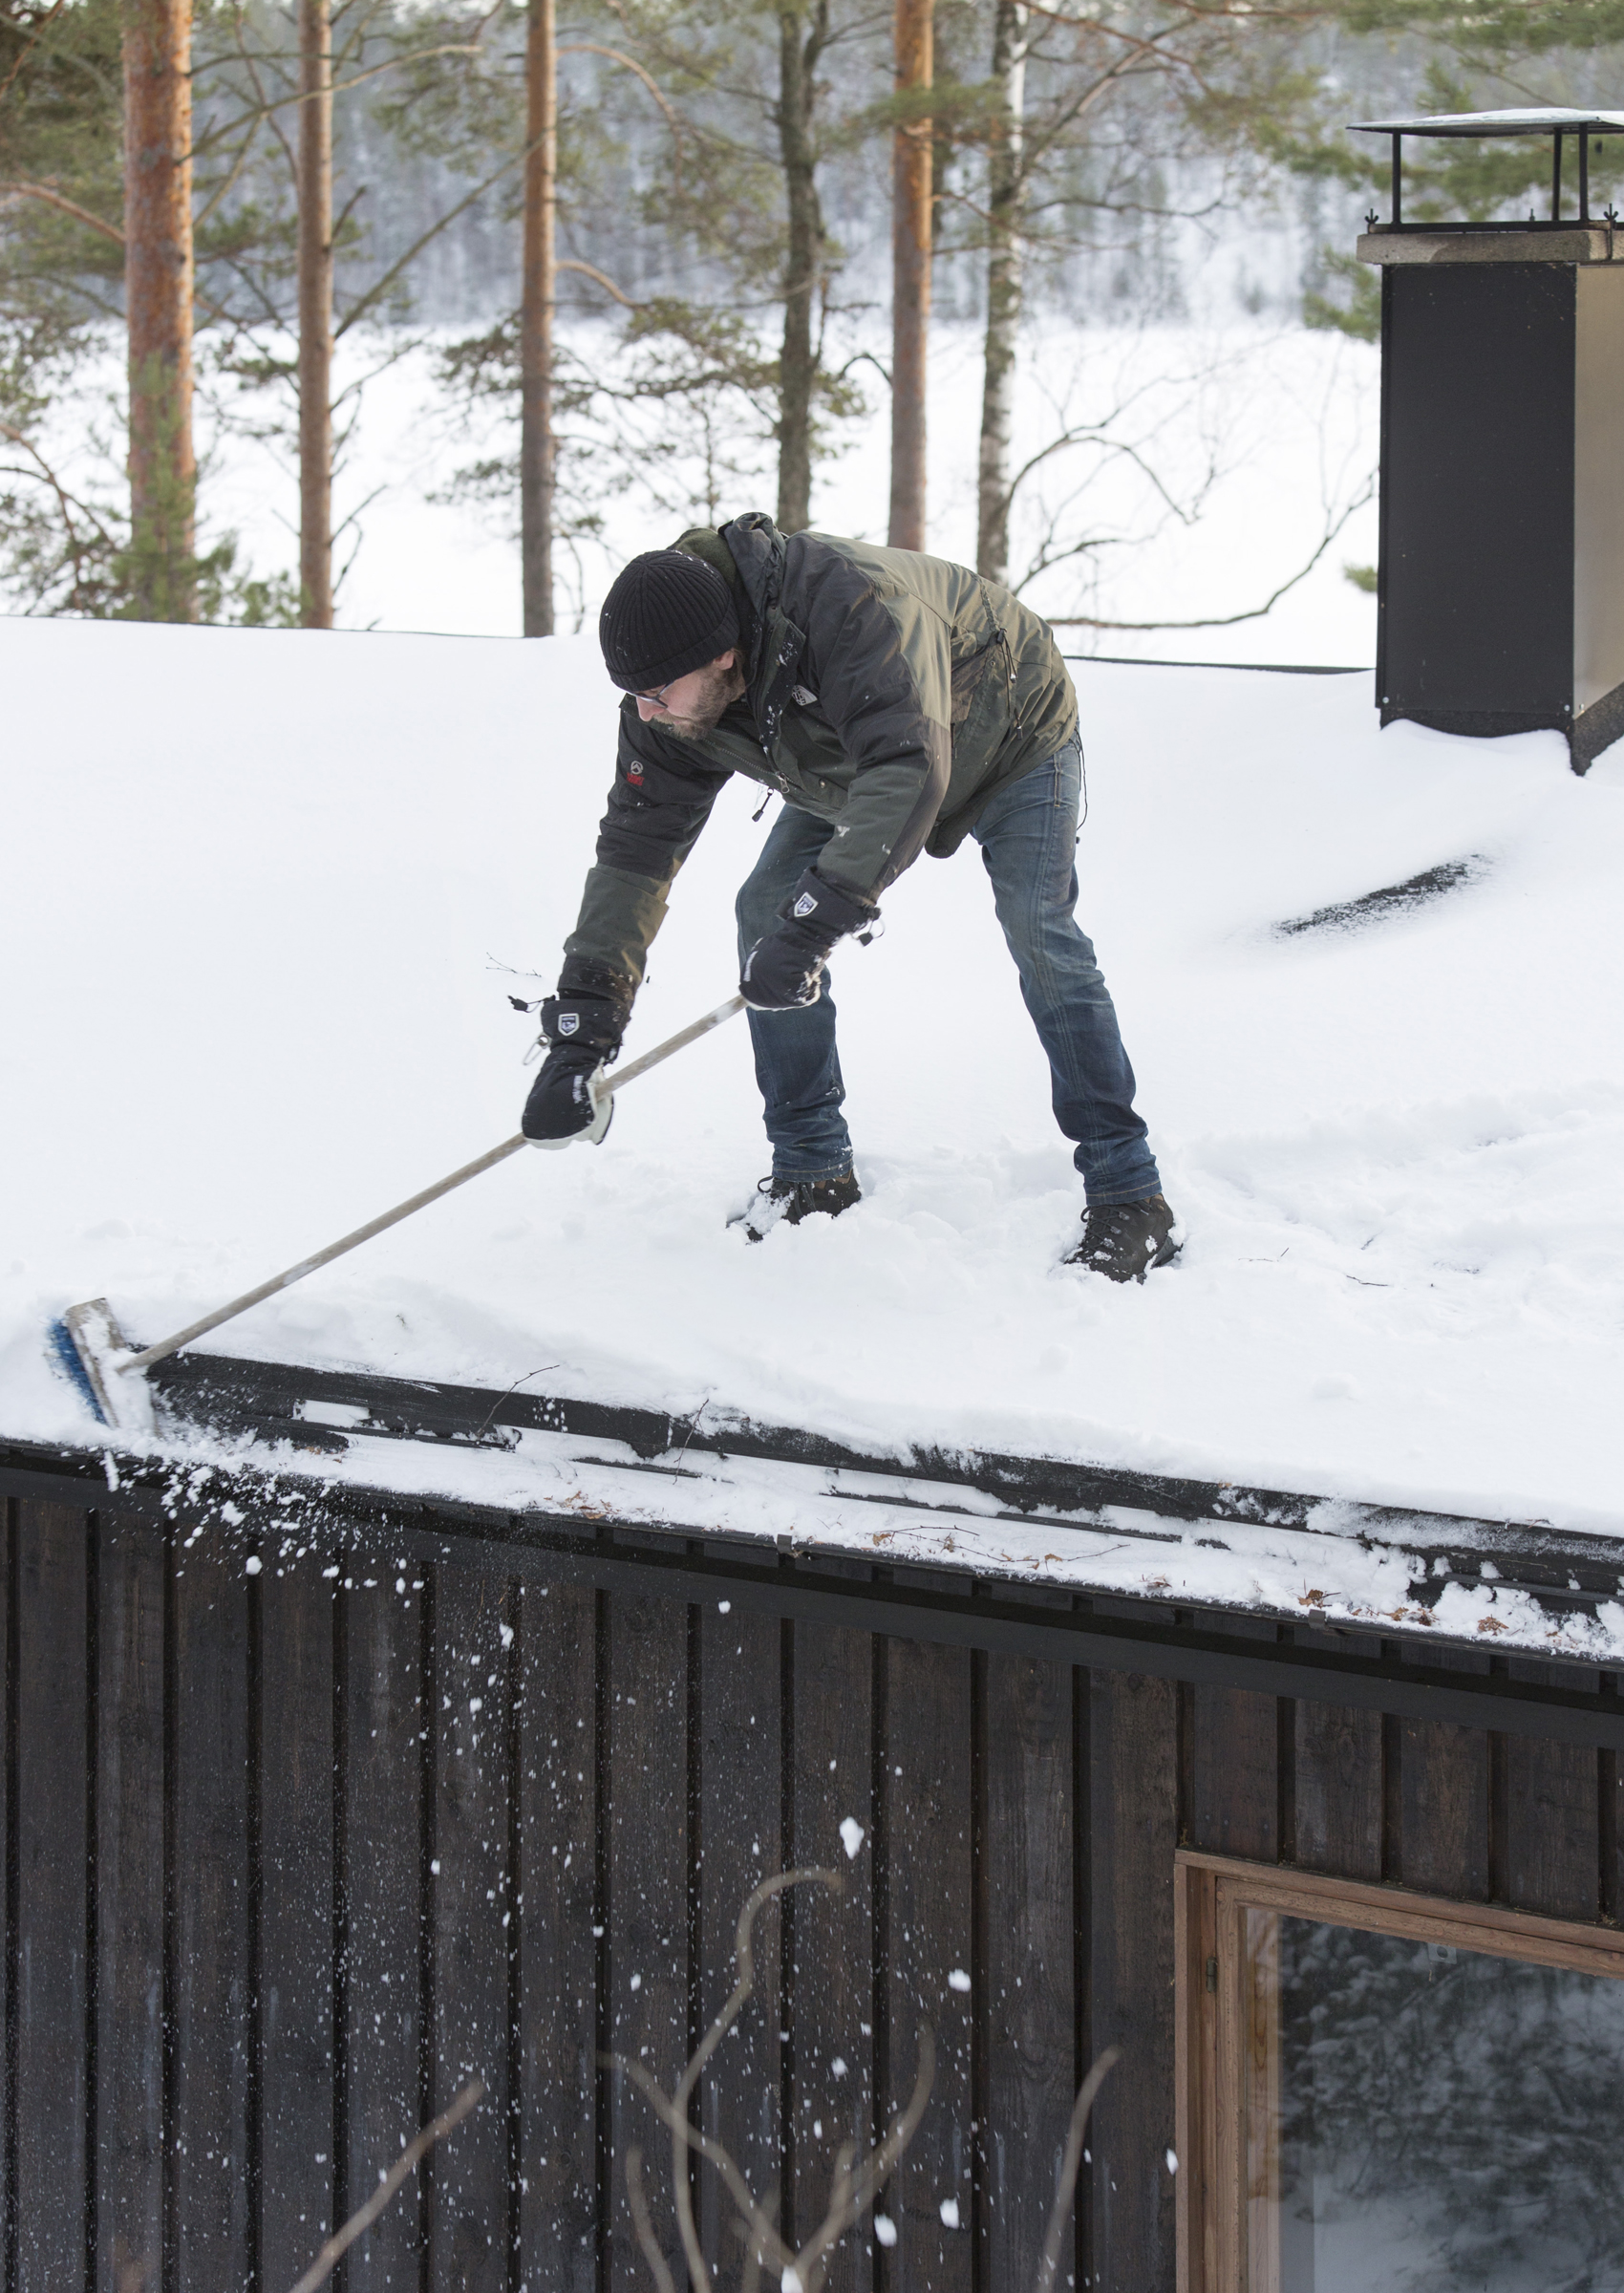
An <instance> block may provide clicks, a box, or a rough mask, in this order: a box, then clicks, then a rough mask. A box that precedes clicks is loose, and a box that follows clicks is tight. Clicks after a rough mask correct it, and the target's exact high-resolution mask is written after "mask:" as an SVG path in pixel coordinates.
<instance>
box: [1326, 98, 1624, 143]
mask: <svg viewBox="0 0 1624 2293" xmlns="http://www.w3.org/2000/svg"><path fill="white" fill-rule="evenodd" d="M1348 125H1349V127H1350V129H1351V130H1352V131H1353V132H1354V133H1355V134H1356V135H1371V136H1554V135H1564V134H1566V133H1567V132H1568V131H1569V130H1570V129H1571V130H1573V131H1575V132H1576V131H1577V130H1578V129H1580V128H1584V129H1585V130H1586V131H1587V132H1591V131H1593V132H1594V133H1595V134H1596V135H1598V136H1624V112H1570V111H1565V110H1563V109H1562V107H1561V106H1560V105H1557V104H1539V105H1535V106H1534V107H1533V108H1532V109H1531V110H1528V111H1520V112H1426V113H1422V114H1421V116H1420V117H1419V118H1414V119H1351V120H1350V121H1349V122H1348Z"/></svg>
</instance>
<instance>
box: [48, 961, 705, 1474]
mask: <svg viewBox="0 0 1624 2293" xmlns="http://www.w3.org/2000/svg"><path fill="white" fill-rule="evenodd" d="M743 1009H744V997H743V996H729V998H728V1000H727V1001H726V1002H725V1003H718V1004H717V1005H716V1010H715V1011H708V1012H707V1013H706V1014H705V1016H704V1018H702V1019H695V1020H694V1022H693V1024H692V1025H691V1026H687V1027H682V1028H679V1029H678V1030H677V1032H676V1034H675V1035H673V1036H668V1037H667V1038H666V1040H665V1041H664V1042H663V1043H656V1044H655V1046H654V1048H653V1050H652V1051H645V1052H644V1054H643V1056H642V1058H641V1059H634V1060H633V1061H631V1063H630V1066H627V1067H623V1068H622V1069H621V1071H620V1073H619V1074H618V1075H613V1076H602V1077H600V1078H595V1079H594V1081H593V1083H592V1102H593V1105H594V1107H595V1108H596V1109H597V1110H598V1118H601V1123H602V1126H601V1127H600V1122H599V1119H594V1122H593V1124H592V1125H591V1126H590V1134H589V1135H592V1136H593V1137H595V1138H597V1139H601V1138H602V1137H603V1134H604V1130H605V1129H607V1128H608V1116H609V1107H610V1104H611V1102H612V1101H613V1098H614V1095H615V1093H616V1092H617V1091H623V1090H624V1089H625V1088H626V1086H627V1084H628V1083H629V1082H636V1080H637V1078H638V1076H639V1075H647V1074H648V1073H649V1071H650V1069H651V1068H652V1067H657V1066H658V1065H659V1064H660V1063H661V1061H663V1060H668V1059H670V1058H671V1057H672V1056H673V1053H675V1052H677V1051H682V1050H685V1049H686V1048H687V1046H688V1045H689V1044H690V1043H696V1042H697V1041H698V1039H699V1038H700V1037H701V1036H702V1035H709V1034H710V1032H711V1030H712V1028H713V1027H719V1026H720V1025H721V1024H722V1022H723V1020H724V1019H731V1018H733V1016H734V1014H735V1012H738V1011H742V1010H743ZM568 1144H570V1142H569V1141H568V1140H550V1139H527V1138H526V1137H525V1136H524V1132H523V1131H519V1132H517V1133H516V1134H515V1135H514V1137H512V1138H511V1139H504V1140H503V1141H502V1145H501V1146H500V1147H492V1148H491V1150H490V1152H489V1153H488V1154H481V1156H480V1157H479V1158H478V1160H477V1161H475V1162H472V1163H464V1164H463V1166H462V1168H461V1169H460V1170H453V1171H452V1173H451V1175H450V1177H449V1178H442V1179H440V1180H439V1181H438V1183H437V1184H436V1185H435V1186H432V1187H425V1188H424V1189H423V1190H422V1192H421V1193H420V1194H414V1195H412V1196H411V1197H410V1199H409V1200H408V1201H405V1202H397V1203H396V1204H395V1208H394V1210H392V1211H384V1212H383V1214H382V1216H381V1217H378V1218H373V1219H370V1220H369V1221H368V1222H367V1224H366V1225H365V1226H358V1227H357V1228H356V1229H355V1231H354V1232H353V1234H346V1235H345V1236H344V1237H343V1239H342V1240H341V1241H338V1242H330V1243H329V1244H328V1246H327V1248H326V1249H325V1250H318V1251H317V1252H316V1253H315V1254H314V1255H313V1256H312V1257H309V1258H301V1259H300V1260H299V1263H298V1264H297V1265H296V1266H289V1267H288V1270H287V1272H286V1273H285V1274H277V1275H272V1276H271V1278H270V1280H269V1281H268V1282H261V1284H260V1286H259V1288H258V1289H257V1290H247V1291H245V1292H244V1294H243V1296H242V1297H234V1298H233V1299H232V1300H231V1302H230V1304H229V1305H226V1306H218V1307H216V1309H215V1311H214V1312H213V1313H212V1314H205V1315H204V1316H203V1319H202V1320H201V1321H194V1322H192V1323H191V1324H190V1326H189V1327H188V1328H186V1329H183V1330H177V1331H176V1333H175V1335H174V1337H173V1338H163V1339H160V1341H159V1342H158V1344H157V1345H148V1346H143V1347H142V1348H141V1349H140V1351H139V1352H138V1351H137V1350H136V1349H135V1347H133V1346H132V1345H131V1344H130V1342H129V1340H128V1339H127V1338H126V1337H125V1336H124V1333H123V1331H122V1330H121V1329H120V1328H119V1327H118V1320H117V1318H116V1317H115V1315H114V1312H113V1309H112V1307H111V1306H110V1305H109V1304H108V1302H107V1300H106V1299H105V1298H104V1297H93V1298H88V1299H87V1300H86V1301H85V1303H84V1304H83V1305H79V1306H70V1307H69V1308H68V1311H67V1312H66V1313H65V1314H64V1315H63V1317H62V1318H61V1320H60V1321H55V1322H53V1323H52V1325H51V1341H52V1344H53V1347H54V1349H55V1352H56V1355H57V1358H58V1360H59V1361H61V1364H62V1366H63V1368H64V1369H65V1370H66V1371H67V1373H68V1375H69V1377H70V1378H71V1379H72V1380H73V1382H74V1383H75V1385H76V1386H77V1387H78V1389H79V1391H80V1393H82V1394H83V1396H84V1398H85V1400H86V1401H87V1402H88V1403H89V1404H90V1405H91V1407H92V1408H93V1409H94V1410H95V1412H96V1416H97V1418H98V1419H99V1420H100V1422H101V1423H102V1424H103V1425H109V1426H111V1427H112V1428H113V1429H114V1430H115V1431H116V1432H120V1433H150V1432H152V1431H153V1430H154V1429H155V1428H154V1419H153V1406H152V1389H151V1387H150V1386H149V1385H148V1384H147V1382H146V1379H145V1377H144V1375H143V1374H142V1373H143V1372H144V1371H146V1370H148V1369H150V1368H151V1367H152V1365H153V1363H154V1362H155V1361H164V1360H165V1359H166V1358H167V1357H168V1356H169V1355H170V1354H178V1353H179V1352H180V1350H181V1348H182V1346H183V1345H190V1343H191V1342H192V1339H194V1338H202V1337H203V1335H204V1334H205V1332H207V1331H209V1330H217V1329H218V1328H219V1327H220V1325H221V1323H222V1322H223V1321H231V1320H234V1319H235V1318H236V1317H237V1316H238V1315H239V1314H246V1312H247V1310H248V1308H249V1307H250V1306H257V1305H258V1304H259V1303H260V1301H261V1300H262V1298H267V1297H274V1296H275V1295H276V1293H277V1291H278V1290H287V1289H289V1288H291V1286H292V1284H293V1283H294V1282H302V1281H303V1280H304V1278H305V1276H306V1275H307V1274H314V1272H315V1270H316V1268H317V1267H318V1266H328V1265H331V1262H332V1260H333V1259H334V1258H341V1257H342V1256H343V1255H344V1254H345V1252H346V1251H348V1250H355V1249H357V1248H358V1247H359V1245H360V1244H361V1243H363V1242H370V1241H371V1240H372V1238H373V1236H374V1234H381V1233H382V1232H383V1231H384V1229H385V1228H386V1227H391V1226H398V1225H399V1223H400V1221H401V1220H402V1218H410V1217H411V1216H412V1215H413V1214H414V1213H415V1212H416V1211H421V1210H425V1209H426V1208H427V1207H428V1205H429V1204H430V1203H431V1202H438V1200H439V1198H440V1196H441V1195H442V1194H449V1193H450V1192H451V1191H452V1189H453V1188H455V1187H465V1186H466V1185H467V1183H468V1181H469V1180H470V1179H471V1178H478V1177H479V1175H480V1173H481V1171H482V1170H494V1169H495V1168H496V1166H497V1164H498V1163H504V1162H506V1160H507V1158H508V1156H509V1155H510V1154H517V1153H518V1152H519V1150H520V1148H521V1147H546V1146H555V1145H557V1146H567V1145H568Z"/></svg>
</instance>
